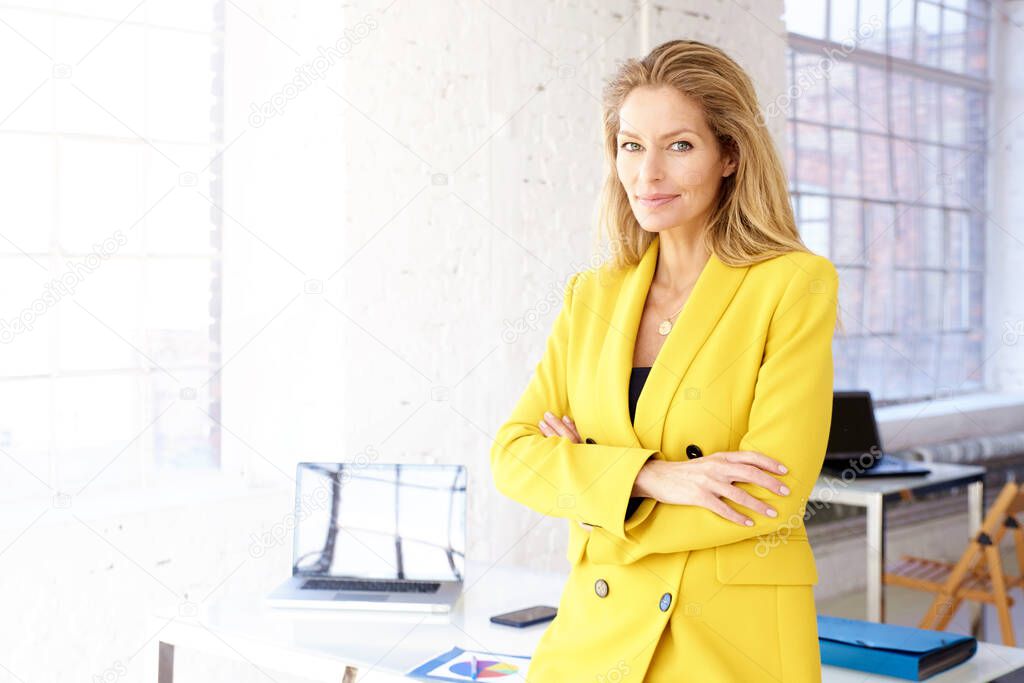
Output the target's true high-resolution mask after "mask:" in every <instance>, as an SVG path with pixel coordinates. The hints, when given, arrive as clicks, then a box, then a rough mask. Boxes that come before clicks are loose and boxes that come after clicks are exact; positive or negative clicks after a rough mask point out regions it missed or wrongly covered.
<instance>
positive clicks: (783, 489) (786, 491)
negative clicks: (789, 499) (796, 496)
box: [779, 486, 789, 496]
mask: <svg viewBox="0 0 1024 683" xmlns="http://www.w3.org/2000/svg"><path fill="white" fill-rule="evenodd" d="M779 493H781V494H782V495H784V496H788V495H789V487H788V486H780V487H779Z"/></svg>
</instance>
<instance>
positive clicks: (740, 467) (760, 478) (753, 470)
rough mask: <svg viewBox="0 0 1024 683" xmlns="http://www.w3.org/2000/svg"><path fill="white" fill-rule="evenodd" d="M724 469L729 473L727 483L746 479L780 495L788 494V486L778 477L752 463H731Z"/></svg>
mask: <svg viewBox="0 0 1024 683" xmlns="http://www.w3.org/2000/svg"><path fill="white" fill-rule="evenodd" d="M727 467H728V469H727V470H726V471H727V472H728V473H729V474H728V476H729V480H730V481H729V483H732V482H734V481H747V482H750V483H751V484H757V485H758V486H760V487H761V488H764V489H767V490H769V491H771V492H772V493H775V494H777V495H780V496H786V495H789V488H788V487H787V486H786V485H785V484H783V483H782V482H780V481H779V480H778V479H776V478H775V477H773V476H772V475H770V474H768V473H767V472H765V471H764V470H762V469H760V468H758V467H756V466H754V465H744V464H739V463H736V464H733V465H728V466H727Z"/></svg>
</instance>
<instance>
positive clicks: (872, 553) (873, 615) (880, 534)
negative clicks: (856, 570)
mask: <svg viewBox="0 0 1024 683" xmlns="http://www.w3.org/2000/svg"><path fill="white" fill-rule="evenodd" d="M866 509H867V535H868V547H867V556H868V567H867V579H868V596H867V598H868V605H867V613H868V621H874V622H877V623H884V622H885V592H884V591H883V586H882V572H883V571H884V570H885V499H884V498H883V497H882V495H881V494H877V495H874V496H871V498H870V499H869V500H868V504H867V506H866Z"/></svg>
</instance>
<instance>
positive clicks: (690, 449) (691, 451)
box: [686, 443, 704, 460]
mask: <svg viewBox="0 0 1024 683" xmlns="http://www.w3.org/2000/svg"><path fill="white" fill-rule="evenodd" d="M703 455H704V453H702V452H701V450H700V446H698V445H697V444H695V443H691V444H690V445H689V446H687V447H686V457H687V458H689V459H690V460H693V459H694V458H699V457H701V456H703Z"/></svg>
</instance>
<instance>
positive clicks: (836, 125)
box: [786, 0, 989, 403]
mask: <svg viewBox="0 0 1024 683" xmlns="http://www.w3.org/2000/svg"><path fill="white" fill-rule="evenodd" d="M786 24H787V29H788V31H789V40H788V43H789V50H788V57H787V58H788V67H789V85H790V89H789V94H790V99H789V102H788V109H787V116H788V134H789V147H788V149H787V150H786V154H787V161H788V168H789V173H790V183H791V186H790V191H791V193H792V197H793V204H794V210H795V211H796V215H797V222H798V225H799V228H800V231H801V234H802V235H803V238H804V240H805V241H806V242H807V244H808V246H809V247H811V248H812V249H814V250H815V251H817V252H819V253H821V254H824V255H826V256H828V257H829V258H831V259H832V261H833V262H834V263H835V264H836V266H837V268H839V271H840V279H841V283H842V288H841V292H840V307H841V311H840V315H841V316H842V318H843V321H844V324H845V328H846V333H845V335H838V336H837V338H836V347H835V359H836V386H837V388H864V389H869V390H870V391H871V392H872V395H873V396H874V397H875V398H876V399H878V401H879V402H880V403H886V402H895V401H908V400H919V399H928V398H932V397H936V396H949V395H955V394H958V393H966V392H970V391H976V390H978V389H981V388H983V387H982V380H983V367H982V366H983V364H984V345H983V337H982V326H983V294H984V292H983V289H982V284H983V266H984V262H985V252H984V228H985V219H984V211H985V166H986V150H985V143H986V140H987V138H988V131H987V107H988V92H989V81H988V62H989V60H988V25H989V6H988V3H987V2H980V1H976V0H963V1H961V2H949V1H947V2H925V1H923V0H859V1H858V0H850V1H847V0H843V1H835V0H833V1H831V2H830V1H829V0H800V1H799V2H794V1H793V0H789V2H787V3H786Z"/></svg>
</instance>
